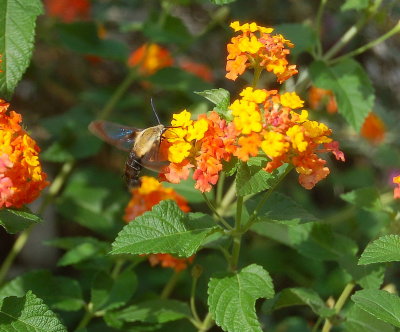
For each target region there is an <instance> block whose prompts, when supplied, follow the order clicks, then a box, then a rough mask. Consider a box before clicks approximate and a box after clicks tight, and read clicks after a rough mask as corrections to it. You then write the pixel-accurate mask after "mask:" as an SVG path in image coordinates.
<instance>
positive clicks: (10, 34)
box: [0, 0, 43, 98]
mask: <svg viewBox="0 0 400 332" xmlns="http://www.w3.org/2000/svg"><path fill="white" fill-rule="evenodd" d="M42 13H43V6H42V2H41V1H40V0H2V1H0V54H1V55H2V58H1V60H2V61H3V62H2V63H1V64H0V70H2V71H3V72H2V73H1V74H0V96H2V98H10V97H11V95H12V93H13V91H14V89H15V87H16V86H17V83H18V82H19V80H20V79H21V77H22V75H23V74H24V72H25V70H26V68H28V65H29V62H30V59H31V55H32V49H33V42H34V36H35V26H36V17H37V16H38V15H40V14H42Z"/></svg>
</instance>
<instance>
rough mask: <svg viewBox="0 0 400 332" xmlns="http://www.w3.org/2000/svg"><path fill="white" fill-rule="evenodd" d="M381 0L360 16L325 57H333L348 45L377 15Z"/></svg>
mask: <svg viewBox="0 0 400 332" xmlns="http://www.w3.org/2000/svg"><path fill="white" fill-rule="evenodd" d="M381 2H382V0H376V1H375V2H374V3H373V5H372V6H371V7H370V8H369V9H368V10H367V12H366V14H364V15H363V16H362V17H360V18H359V19H358V21H357V22H356V23H355V24H354V25H353V26H351V27H350V28H349V29H348V30H347V31H346V32H345V33H344V35H343V36H342V37H341V38H340V39H339V40H338V41H337V42H336V44H335V45H333V46H332V47H331V48H330V49H329V50H328V52H326V53H325V55H324V57H323V59H324V60H330V59H332V57H334V56H335V55H336V54H337V53H338V52H339V51H340V50H341V49H342V48H343V47H344V46H346V45H347V44H348V43H349V42H350V41H351V40H352V39H353V38H354V37H355V36H356V35H357V33H358V32H359V31H360V30H361V29H362V28H363V27H364V25H365V24H366V23H367V22H368V21H369V20H370V19H371V18H372V17H373V16H374V15H375V13H376V12H377V10H378V8H379V6H380V4H381Z"/></svg>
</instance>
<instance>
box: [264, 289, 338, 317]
mask: <svg viewBox="0 0 400 332" xmlns="http://www.w3.org/2000/svg"><path fill="white" fill-rule="evenodd" d="M297 305H307V306H309V307H310V308H311V310H312V311H313V312H314V313H316V314H317V315H318V316H321V317H322V318H327V317H330V316H332V315H334V314H335V310H334V309H332V308H328V307H327V306H326V304H325V302H324V301H323V300H322V299H321V298H320V297H319V295H318V293H317V292H315V291H314V290H313V289H309V288H286V289H284V290H283V291H282V292H280V293H278V294H277V295H276V296H275V298H274V299H272V300H269V301H266V302H265V303H264V305H263V309H264V310H265V309H268V311H271V310H277V309H281V308H286V307H291V306H297Z"/></svg>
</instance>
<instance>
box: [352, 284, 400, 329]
mask: <svg viewBox="0 0 400 332" xmlns="http://www.w3.org/2000/svg"><path fill="white" fill-rule="evenodd" d="M351 299H352V300H353V302H354V303H355V304H356V305H357V306H358V307H360V308H361V309H363V310H365V311H366V312H368V313H369V314H371V315H373V316H375V317H376V318H378V319H380V320H383V321H384V322H386V323H389V324H392V325H394V326H396V327H400V298H399V296H397V295H395V294H390V293H388V292H386V291H383V290H377V289H364V290H361V291H358V292H357V293H355V294H354V295H353V296H352V297H351Z"/></svg>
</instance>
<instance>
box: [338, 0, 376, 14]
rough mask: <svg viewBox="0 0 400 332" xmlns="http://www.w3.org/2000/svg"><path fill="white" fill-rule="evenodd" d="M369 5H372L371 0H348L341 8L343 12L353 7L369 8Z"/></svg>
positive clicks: (356, 8) (359, 8)
mask: <svg viewBox="0 0 400 332" xmlns="http://www.w3.org/2000/svg"><path fill="white" fill-rule="evenodd" d="M369 5H370V0H346V1H345V2H344V3H343V4H342V6H341V7H340V10H341V11H342V12H344V11H346V10H351V9H355V10H357V11H359V10H362V9H365V8H368V6H369Z"/></svg>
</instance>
